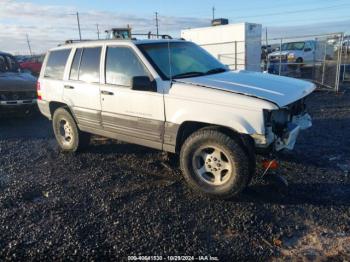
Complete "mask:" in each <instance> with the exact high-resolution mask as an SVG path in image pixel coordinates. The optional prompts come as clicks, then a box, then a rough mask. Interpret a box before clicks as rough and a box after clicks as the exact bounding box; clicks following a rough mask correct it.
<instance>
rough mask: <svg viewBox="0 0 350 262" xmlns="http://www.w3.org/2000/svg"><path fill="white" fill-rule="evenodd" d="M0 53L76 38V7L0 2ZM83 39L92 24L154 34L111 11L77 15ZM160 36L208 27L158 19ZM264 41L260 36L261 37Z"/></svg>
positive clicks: (321, 27)
mask: <svg viewBox="0 0 350 262" xmlns="http://www.w3.org/2000/svg"><path fill="white" fill-rule="evenodd" d="M0 6H1V8H0V50H1V51H7V52H11V53H22V54H23V53H28V46H27V42H26V34H28V36H29V38H30V42H31V46H32V50H33V51H34V52H35V53H42V52H45V51H46V50H48V49H49V48H51V47H54V46H57V45H58V44H59V43H62V42H64V41H65V40H67V39H78V37H79V34H78V29H77V21H76V16H75V13H76V11H77V10H78V9H77V7H76V6H67V5H65V6H63V5H62V6H61V5H47V4H46V5H45V4H44V5H39V4H34V3H30V2H24V1H23V0H22V1H17V0H0ZM79 14H80V23H81V29H82V36H83V38H84V39H96V37H97V33H96V24H97V23H98V24H99V29H100V32H101V36H102V37H104V30H106V29H109V28H112V27H125V26H127V25H130V26H131V27H132V29H133V32H135V33H141V32H144V33H147V32H149V31H152V32H153V33H154V32H155V21H154V17H153V16H152V15H151V14H150V15H149V16H137V15H133V14H126V13H118V12H115V11H113V12H112V11H85V12H80V13H79ZM159 19H160V33H163V34H170V35H173V36H175V37H179V36H180V30H181V29H184V28H194V27H203V26H208V25H209V23H210V21H208V19H207V18H195V17H175V16H160V17H159ZM348 28H350V20H346V21H338V22H329V23H318V24H309V25H303V26H272V27H268V33H269V38H274V37H281V36H282V37H285V36H295V35H310V34H312V35H314V34H323V33H329V32H335V31H348V30H349V29H348ZM263 38H264V37H263Z"/></svg>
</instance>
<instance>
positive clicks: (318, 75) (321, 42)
mask: <svg viewBox="0 0 350 262" xmlns="http://www.w3.org/2000/svg"><path fill="white" fill-rule="evenodd" d="M349 46H350V38H348V39H345V38H344V34H343V33H332V34H326V35H309V36H295V37H284V38H274V39H267V40H266V39H264V40H261V39H248V40H246V41H232V42H225V43H214V44H207V45H202V47H203V48H205V49H206V50H207V51H209V52H211V51H212V50H215V52H214V53H215V54H216V56H217V58H218V59H219V60H220V61H221V62H222V63H224V64H226V65H228V66H229V67H230V69H231V70H241V69H245V70H252V71H260V72H266V73H270V74H276V75H281V76H288V77H294V78H300V79H305V80H309V81H312V82H314V83H316V84H318V85H319V86H321V87H324V88H328V89H331V90H335V91H339V83H340V82H341V81H349V80H350V47H349ZM217 50H220V52H217Z"/></svg>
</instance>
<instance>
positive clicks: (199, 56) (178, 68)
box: [138, 42, 227, 80]
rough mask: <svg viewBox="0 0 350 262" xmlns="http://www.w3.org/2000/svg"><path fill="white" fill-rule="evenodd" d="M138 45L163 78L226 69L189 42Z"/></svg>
mask: <svg viewBox="0 0 350 262" xmlns="http://www.w3.org/2000/svg"><path fill="white" fill-rule="evenodd" d="M138 47H139V49H140V50H141V52H142V53H143V54H144V55H145V56H146V58H147V59H148V60H149V62H150V63H151V64H152V65H153V67H154V68H155V69H156V71H157V72H158V74H159V75H160V76H161V77H162V78H163V80H169V79H170V78H172V79H179V78H186V77H195V76H201V75H209V74H215V73H221V72H225V71H227V69H226V67H225V66H224V65H223V64H221V63H220V62H219V61H218V60H216V59H215V58H214V57H213V56H211V55H210V54H209V53H207V52H206V51H205V50H204V49H202V48H201V47H199V46H197V45H196V44H194V43H191V42H162V43H150V44H139V45H138ZM169 47H170V48H169ZM169 60H170V62H171V63H170V62H169ZM170 64H171V67H170Z"/></svg>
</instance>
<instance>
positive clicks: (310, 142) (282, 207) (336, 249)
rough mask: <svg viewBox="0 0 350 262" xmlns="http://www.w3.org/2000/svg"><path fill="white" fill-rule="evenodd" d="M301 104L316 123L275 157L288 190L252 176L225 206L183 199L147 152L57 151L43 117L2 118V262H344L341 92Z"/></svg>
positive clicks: (348, 143) (100, 146) (117, 148)
mask: <svg viewBox="0 0 350 262" xmlns="http://www.w3.org/2000/svg"><path fill="white" fill-rule="evenodd" d="M308 105H309V108H310V111H311V113H312V115H313V118H314V127H313V128H312V129H310V130H307V131H305V132H303V133H302V134H301V136H300V139H299V141H298V145H297V147H296V149H295V151H294V152H293V153H285V154H284V155H283V156H282V159H281V160H282V161H281V169H280V170H279V173H280V174H284V175H285V176H286V178H287V179H288V180H289V183H290V187H289V188H288V190H287V192H286V194H280V193H278V192H276V191H275V190H274V189H273V188H272V186H271V185H268V184H266V183H264V182H261V181H259V180H258V179H255V180H254V181H253V183H252V185H251V186H250V187H249V189H247V190H246V191H245V192H243V194H242V195H241V196H240V197H239V198H237V199H234V200H230V201H209V200H207V199H204V198H200V197H198V196H197V195H195V194H193V193H192V192H191V191H190V190H189V189H188V188H187V187H186V186H185V184H184V181H183V179H182V177H181V173H180V172H179V171H178V170H176V169H175V170H172V169H170V168H169V166H168V164H167V163H166V162H164V161H163V158H162V154H161V153H159V152H157V151H153V150H150V149H147V148H143V147H140V146H136V145H130V144H118V143H114V142H112V141H105V140H100V139H95V140H94V141H93V145H91V147H89V148H88V150H86V152H83V153H79V154H75V155H69V154H68V155H67V154H62V153H60V152H59V151H58V149H57V146H56V143H55V140H54V138H53V135H52V131H51V125H50V122H49V121H47V120H46V119H44V118H42V117H41V116H39V115H36V116H33V117H31V118H27V119H21V118H20V119H11V120H5V119H1V120H0V121H1V122H0V209H1V213H0V258H2V259H4V258H6V259H9V260H11V259H12V260H24V258H29V260H44V259H45V258H46V259H48V260H57V259H63V258H70V259H71V260H76V259H79V258H82V259H93V258H101V257H104V258H123V260H126V259H127V256H129V255H163V256H164V257H165V256H167V255H194V256H195V255H211V256H216V257H218V258H220V259H221V260H226V259H227V260H228V259H229V258H235V259H240V260H266V259H271V260H286V259H288V258H293V260H294V259H296V258H300V259H301V260H319V259H321V258H323V259H326V258H328V259H330V258H333V259H334V260H336V261H343V260H347V261H349V260H350V177H349V176H350V175H349V170H350V132H349V131H350V92H347V93H345V94H341V95H338V96H336V95H335V94H334V93H327V92H317V93H315V94H313V95H312V97H311V98H310V100H309V101H308ZM258 172H260V173H261V170H258Z"/></svg>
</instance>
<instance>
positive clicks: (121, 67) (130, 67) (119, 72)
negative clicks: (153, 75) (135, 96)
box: [106, 47, 148, 87]
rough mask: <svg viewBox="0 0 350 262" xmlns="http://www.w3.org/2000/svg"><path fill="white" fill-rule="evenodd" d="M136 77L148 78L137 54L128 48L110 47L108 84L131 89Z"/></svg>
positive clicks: (107, 65) (107, 66) (107, 67)
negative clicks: (133, 79) (132, 81)
mask: <svg viewBox="0 0 350 262" xmlns="http://www.w3.org/2000/svg"><path fill="white" fill-rule="evenodd" d="M134 76H148V73H147V71H146V69H145V67H144V65H143V64H142V63H141V62H140V60H139V58H138V57H137V56H136V54H135V53H134V52H133V51H132V50H131V49H130V48H128V47H108V49H107V57H106V83H107V84H112V85H121V86H128V87H130V86H131V80H132V78H133V77H134Z"/></svg>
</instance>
